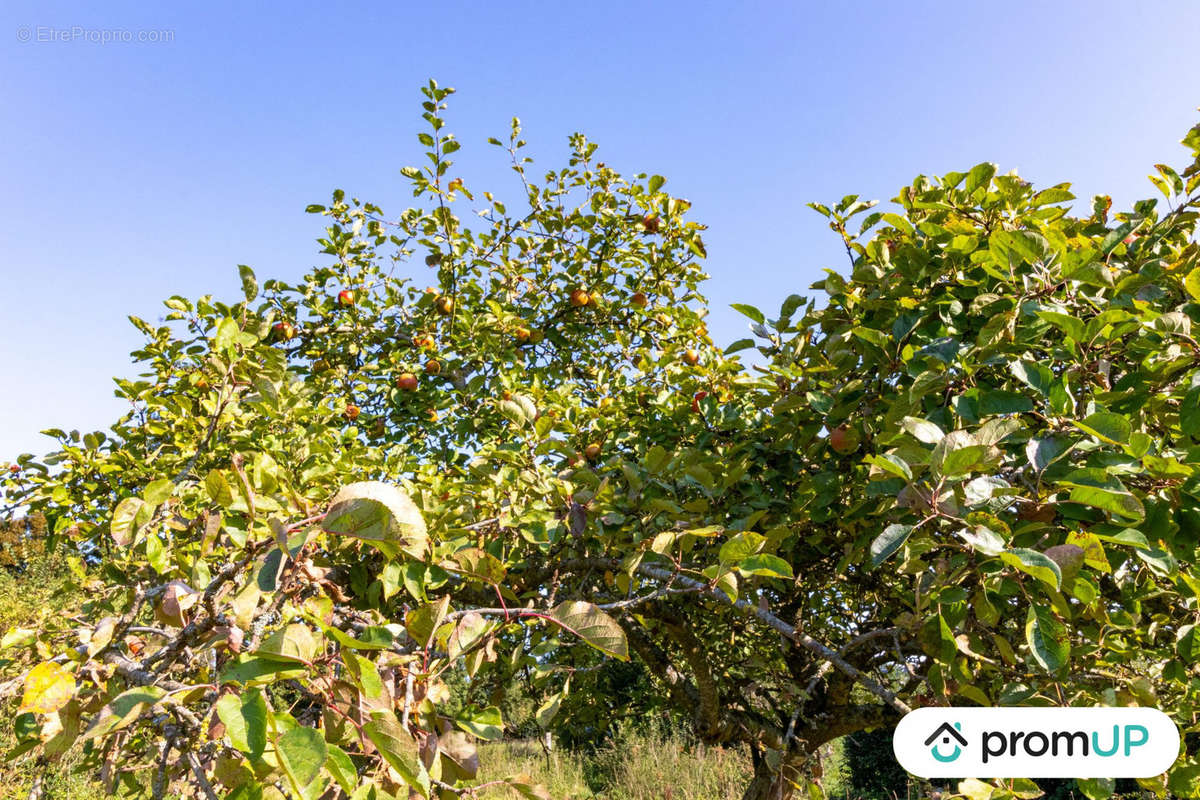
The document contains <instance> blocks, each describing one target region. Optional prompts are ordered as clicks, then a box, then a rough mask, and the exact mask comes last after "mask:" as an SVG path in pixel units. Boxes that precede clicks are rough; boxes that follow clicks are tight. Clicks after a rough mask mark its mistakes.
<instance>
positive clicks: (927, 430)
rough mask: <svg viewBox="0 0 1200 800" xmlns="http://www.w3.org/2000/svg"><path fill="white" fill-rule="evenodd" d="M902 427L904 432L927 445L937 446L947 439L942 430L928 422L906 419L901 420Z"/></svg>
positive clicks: (911, 418) (913, 418) (914, 418)
mask: <svg viewBox="0 0 1200 800" xmlns="http://www.w3.org/2000/svg"><path fill="white" fill-rule="evenodd" d="M900 425H901V427H903V428H904V430H906V431H907V432H908V433H910V434H911V435H912V436H914V437H916V438H917V439H918V440H919V441H922V442H924V443H925V444H937V443H938V442H940V441H941V440H942V439H944V438H945V437H946V434H945V432H944V431H942V429H941V428H939V427H938V426H937V425H935V424H934V423H932V422H930V421H928V420H924V419H917V418H916V417H905V418H904V419H903V420H901V422H900Z"/></svg>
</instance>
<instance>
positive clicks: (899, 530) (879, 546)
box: [871, 525, 913, 568]
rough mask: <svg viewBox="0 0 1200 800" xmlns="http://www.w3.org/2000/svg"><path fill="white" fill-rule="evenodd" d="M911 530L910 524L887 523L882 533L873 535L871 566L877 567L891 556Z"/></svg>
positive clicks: (905, 539) (902, 544) (902, 543)
mask: <svg viewBox="0 0 1200 800" xmlns="http://www.w3.org/2000/svg"><path fill="white" fill-rule="evenodd" d="M912 531H913V526H912V525H889V526H887V527H886V528H885V529H884V531H883V533H881V534H879V536H877V537H875V541H873V542H871V567H872V568H875V567H878V566H879V565H880V564H882V563H883V562H885V561H887V560H888V559H889V558H891V557H892V554H893V553H895V552H896V551H897V550H899V549H900V548H901V547H903V546H904V543H905V542H906V541H908V537H909V534H911V533H912Z"/></svg>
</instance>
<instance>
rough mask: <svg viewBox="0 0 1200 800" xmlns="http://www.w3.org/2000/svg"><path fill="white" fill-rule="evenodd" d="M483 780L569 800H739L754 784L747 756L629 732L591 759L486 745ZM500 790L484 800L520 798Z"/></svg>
mask: <svg viewBox="0 0 1200 800" xmlns="http://www.w3.org/2000/svg"><path fill="white" fill-rule="evenodd" d="M479 756H480V764H481V774H484V775H487V776H488V777H503V776H509V775H515V774H518V773H525V774H527V775H531V776H532V777H533V778H534V779H535V780H537V781H539V782H541V783H542V784H543V785H545V786H546V788H547V789H548V790H549V792H550V795H551V796H552V797H555V798H564V800H585V798H586V799H587V800H736V799H737V798H739V797H741V795H742V790H743V789H744V788H745V785H746V783H747V782H748V781H749V779H750V774H751V766H750V756H749V754H748V753H747V752H746V751H745V750H741V749H727V748H722V747H709V746H706V745H703V744H699V743H696V742H694V741H692V740H691V739H690V738H689V737H687V736H686V735H684V734H682V733H678V732H671V731H662V730H655V729H651V730H648V731H641V732H639V731H634V730H632V729H629V728H624V729H622V730H621V731H619V732H618V734H617V735H616V736H615V737H614V738H613V739H612V740H610V741H609V742H608V743H606V744H605V745H603V746H601V747H599V748H598V749H596V750H594V751H592V752H588V753H581V752H573V751H569V750H555V751H554V752H552V753H550V754H546V753H545V752H544V750H543V749H542V746H541V745H540V744H539V743H538V742H536V741H505V742H495V743H485V744H483V745H481V746H480V748H479ZM516 796H517V795H516V793H515V792H507V791H505V790H499V791H495V792H491V793H489V794H485V795H483V797H486V798H492V799H493V800H498V799H499V798H505V797H516Z"/></svg>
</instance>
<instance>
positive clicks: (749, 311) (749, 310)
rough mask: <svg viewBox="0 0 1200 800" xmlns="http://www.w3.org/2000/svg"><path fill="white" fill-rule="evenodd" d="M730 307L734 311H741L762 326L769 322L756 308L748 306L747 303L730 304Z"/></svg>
mask: <svg viewBox="0 0 1200 800" xmlns="http://www.w3.org/2000/svg"><path fill="white" fill-rule="evenodd" d="M729 307H730V308H732V309H733V310H734V311H740V312H741V313H742V314H745V315H746V316H747V317H749V318H750V319H752V320H754V321H755V322H757V323H758V324H759V325H762V324H763V323H764V322H766V320H767V318H766V317H765V316H763V313H762V312H761V311H759V310H758V309H757V308H755V307H754V306H751V305H747V304H745V303H730V306H729Z"/></svg>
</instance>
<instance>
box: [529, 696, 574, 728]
mask: <svg viewBox="0 0 1200 800" xmlns="http://www.w3.org/2000/svg"><path fill="white" fill-rule="evenodd" d="M566 694H567V689H566V687H565V686H564V687H563V690H562V691H561V692H555V693H554V694H552V695H550V697H549V698H548V699H547V700H546V702H544V703H542V704H541V705H540V706H539V707H538V710H537V714H536V715H535V718H536V719H537V724H538V727H539V728H542V729H543V730H545V729H547V728H549V727H550V723H551V722H553V721H554V718H555V717H556V716H558V709H559V707H560V706H561V705H562V701H563V698H564V697H566Z"/></svg>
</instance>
